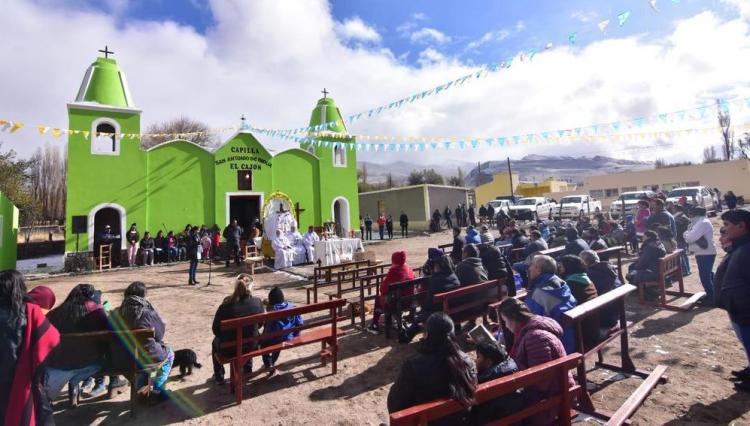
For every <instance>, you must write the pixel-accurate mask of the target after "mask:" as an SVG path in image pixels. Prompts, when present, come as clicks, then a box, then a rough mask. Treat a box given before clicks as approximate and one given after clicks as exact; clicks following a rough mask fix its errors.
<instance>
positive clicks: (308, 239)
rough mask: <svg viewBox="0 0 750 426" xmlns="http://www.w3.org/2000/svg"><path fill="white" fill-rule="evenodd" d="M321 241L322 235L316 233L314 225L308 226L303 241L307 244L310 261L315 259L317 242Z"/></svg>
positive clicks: (306, 248) (306, 249)
mask: <svg viewBox="0 0 750 426" xmlns="http://www.w3.org/2000/svg"><path fill="white" fill-rule="evenodd" d="M316 241H320V237H319V236H318V234H316V233H315V230H314V229H313V227H312V226H311V227H309V228H307V232H305V235H303V236H302V243H303V244H304V245H305V251H306V252H307V259H308V261H310V262H313V261H314V260H315V242H316Z"/></svg>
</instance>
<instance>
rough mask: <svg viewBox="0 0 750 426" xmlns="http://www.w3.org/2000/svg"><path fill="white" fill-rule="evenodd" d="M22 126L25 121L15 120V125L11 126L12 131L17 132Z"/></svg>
mask: <svg viewBox="0 0 750 426" xmlns="http://www.w3.org/2000/svg"><path fill="white" fill-rule="evenodd" d="M21 127H23V123H21V122H20V121H14V122H13V125H12V126H10V132H11V133H16V131H17V130H18V129H20V128H21Z"/></svg>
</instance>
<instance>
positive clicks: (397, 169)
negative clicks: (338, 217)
mask: <svg viewBox="0 0 750 426" xmlns="http://www.w3.org/2000/svg"><path fill="white" fill-rule="evenodd" d="M357 165H358V167H359V168H360V169H362V168H363V166H366V167H367V181H368V182H370V183H380V182H385V180H386V177H387V175H388V173H390V174H391V176H392V177H393V180H394V183H396V184H398V185H403V184H405V182H406V180H407V177H408V176H409V174H410V173H411V172H412V171H414V170H422V169H435V171H436V172H438V173H439V174H441V175H443V176H444V177H445V178H448V177H450V176H456V175H457V174H458V168H459V167H460V168H461V170H462V172H463V174H464V176H465V182H466V186H468V187H474V186H477V185H480V184H483V183H486V182H489V181H491V180H492V176H493V175H494V174H496V173H500V172H505V171H507V170H508V163H507V162H505V161H485V162H483V163H480V164H478V163H470V162H467V161H454V162H451V163H445V164H429V165H419V166H417V165H415V164H414V163H410V162H406V161H397V162H395V163H390V164H387V165H385V164H378V163H371V162H359V163H358V164H357ZM510 167H511V170H512V171H514V172H517V173H518V174H519V175H520V180H521V181H523V182H539V181H542V180H544V179H547V178H549V177H554V178H555V179H558V180H565V181H568V182H573V183H582V182H583V178H584V176H592V175H597V174H602V173H608V174H609V173H619V172H626V171H633V170H645V169H651V168H653V167H654V163H652V162H648V161H633V160H623V159H619V158H612V157H607V156H603V155H596V156H593V157H587V156H583V157H570V156H552V155H538V154H531V155H527V156H525V157H523V158H521V159H520V160H513V159H511V160H510Z"/></svg>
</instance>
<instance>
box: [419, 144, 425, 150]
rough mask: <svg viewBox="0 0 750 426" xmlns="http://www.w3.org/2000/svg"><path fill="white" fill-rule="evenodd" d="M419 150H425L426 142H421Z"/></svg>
mask: <svg viewBox="0 0 750 426" xmlns="http://www.w3.org/2000/svg"><path fill="white" fill-rule="evenodd" d="M419 150H420V151H424V144H423V143H421V144H419Z"/></svg>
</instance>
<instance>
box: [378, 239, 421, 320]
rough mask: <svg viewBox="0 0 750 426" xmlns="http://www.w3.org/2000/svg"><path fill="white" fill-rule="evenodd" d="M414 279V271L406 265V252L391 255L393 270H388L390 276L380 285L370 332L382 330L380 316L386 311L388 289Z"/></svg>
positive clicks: (387, 275)
mask: <svg viewBox="0 0 750 426" xmlns="http://www.w3.org/2000/svg"><path fill="white" fill-rule="evenodd" d="M413 279H414V271H413V270H412V269H411V267H410V266H409V265H407V264H406V252H405V251H397V252H395V253H393V254H391V268H390V269H388V274H386V276H385V278H384V279H383V281H382V282H381V283H380V294H379V295H378V297H377V298H376V299H375V313H374V314H373V318H372V324H370V330H375V331H378V330H379V329H380V325H379V324H380V316H381V315H382V314H383V310H384V309H385V304H386V298H387V296H388V287H389V286H390V285H391V284H393V283H398V282H401V281H408V280H413Z"/></svg>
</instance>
